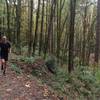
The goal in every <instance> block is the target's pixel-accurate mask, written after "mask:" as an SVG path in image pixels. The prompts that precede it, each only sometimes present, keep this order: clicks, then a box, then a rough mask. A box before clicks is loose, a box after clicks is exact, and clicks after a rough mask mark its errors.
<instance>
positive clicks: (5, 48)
mask: <svg viewBox="0 0 100 100" xmlns="http://www.w3.org/2000/svg"><path fill="white" fill-rule="evenodd" d="M10 47H11V45H10V43H9V42H6V43H0V49H1V50H0V55H1V56H8V53H9V49H10Z"/></svg>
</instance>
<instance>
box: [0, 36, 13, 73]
mask: <svg viewBox="0 0 100 100" xmlns="http://www.w3.org/2000/svg"><path fill="white" fill-rule="evenodd" d="M10 48H11V45H10V43H9V42H8V40H7V37H6V36H3V37H2V42H1V43H0V49H1V52H0V53H1V65H2V68H1V69H2V70H3V74H4V75H5V71H6V66H7V61H8V53H9V52H10Z"/></svg>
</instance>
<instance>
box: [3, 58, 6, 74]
mask: <svg viewBox="0 0 100 100" xmlns="http://www.w3.org/2000/svg"><path fill="white" fill-rule="evenodd" d="M2 66H3V74H4V75H5V72H6V61H5V59H2Z"/></svg>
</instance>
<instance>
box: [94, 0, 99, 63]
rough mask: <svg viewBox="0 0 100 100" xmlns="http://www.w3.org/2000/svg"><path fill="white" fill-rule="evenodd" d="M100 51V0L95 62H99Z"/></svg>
mask: <svg viewBox="0 0 100 100" xmlns="http://www.w3.org/2000/svg"><path fill="white" fill-rule="evenodd" d="M99 52H100V0H98V3H97V25H96V46H95V62H96V63H98V62H99Z"/></svg>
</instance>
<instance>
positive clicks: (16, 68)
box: [11, 64, 22, 74]
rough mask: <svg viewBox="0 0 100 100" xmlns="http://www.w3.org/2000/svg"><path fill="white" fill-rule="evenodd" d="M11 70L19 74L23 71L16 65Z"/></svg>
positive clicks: (12, 65)
mask: <svg viewBox="0 0 100 100" xmlns="http://www.w3.org/2000/svg"><path fill="white" fill-rule="evenodd" d="M11 69H12V70H14V71H15V72H16V73H17V74H21V73H22V70H21V69H20V68H19V67H18V66H17V65H16V64H11Z"/></svg>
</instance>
